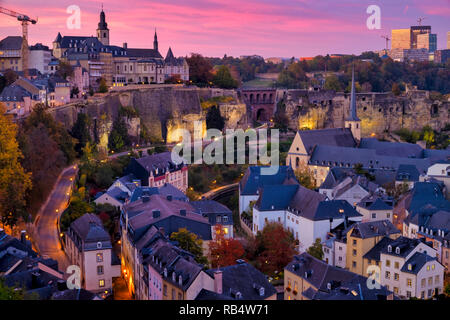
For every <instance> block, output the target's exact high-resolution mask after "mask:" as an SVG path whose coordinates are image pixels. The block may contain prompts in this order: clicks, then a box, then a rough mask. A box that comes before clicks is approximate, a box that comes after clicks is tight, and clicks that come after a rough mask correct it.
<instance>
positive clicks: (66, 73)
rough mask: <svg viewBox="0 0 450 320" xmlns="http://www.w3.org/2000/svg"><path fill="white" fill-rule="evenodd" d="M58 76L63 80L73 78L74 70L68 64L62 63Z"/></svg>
mask: <svg viewBox="0 0 450 320" xmlns="http://www.w3.org/2000/svg"><path fill="white" fill-rule="evenodd" d="M56 75H58V76H60V77H61V78H63V79H67V77H72V76H73V68H72V66H71V65H70V63H68V62H64V61H60V62H59V66H58V70H57V71H56Z"/></svg>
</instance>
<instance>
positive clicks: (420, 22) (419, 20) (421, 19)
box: [417, 17, 425, 26]
mask: <svg viewBox="0 0 450 320" xmlns="http://www.w3.org/2000/svg"><path fill="white" fill-rule="evenodd" d="M423 20H425V18H424V17H420V18H419V19H417V22H418V23H419V26H421V25H422V21H423Z"/></svg>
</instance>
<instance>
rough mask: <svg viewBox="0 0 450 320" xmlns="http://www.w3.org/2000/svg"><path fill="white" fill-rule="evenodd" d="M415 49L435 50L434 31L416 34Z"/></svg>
mask: <svg viewBox="0 0 450 320" xmlns="http://www.w3.org/2000/svg"><path fill="white" fill-rule="evenodd" d="M417 49H427V50H428V51H429V52H435V51H436V50H437V35H436V34H435V33H423V34H418V35H417Z"/></svg>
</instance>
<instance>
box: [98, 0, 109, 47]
mask: <svg viewBox="0 0 450 320" xmlns="http://www.w3.org/2000/svg"><path fill="white" fill-rule="evenodd" d="M97 39H98V40H99V41H100V42H101V43H103V45H105V46H109V29H108V24H107V23H106V18H105V13H104V12H103V5H102V12H100V22H99V23H98V28H97Z"/></svg>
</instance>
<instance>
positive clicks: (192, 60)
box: [186, 53, 213, 85]
mask: <svg viewBox="0 0 450 320" xmlns="http://www.w3.org/2000/svg"><path fill="white" fill-rule="evenodd" d="M186 60H187V63H188V65H189V78H190V79H191V80H192V82H194V83H196V84H201V85H207V84H209V82H211V81H212V79H213V75H212V72H211V71H212V65H211V63H210V62H209V61H208V60H207V59H205V58H204V57H203V56H202V55H201V54H198V53H192V54H191V56H190V57H189V58H187V59H186Z"/></svg>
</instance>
